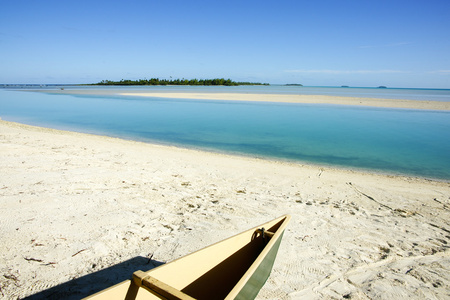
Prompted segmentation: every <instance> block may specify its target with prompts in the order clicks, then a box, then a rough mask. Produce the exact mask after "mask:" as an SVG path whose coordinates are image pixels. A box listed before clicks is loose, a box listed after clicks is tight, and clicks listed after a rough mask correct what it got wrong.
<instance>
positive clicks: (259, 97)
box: [122, 92, 450, 110]
mask: <svg viewBox="0 0 450 300" xmlns="http://www.w3.org/2000/svg"><path fill="white" fill-rule="evenodd" d="M122 95H125V96H141V97H158V98H178V99H204V100H234V101H259V102H279V103H303V104H333V105H355V106H371V107H385V108H408V109H430V110H450V102H440V101H419V100H404V99H378V98H361V97H342V96H326V95H285V94H283V95H280V94H240V93H151V92H147V93H137V92H136V93H122Z"/></svg>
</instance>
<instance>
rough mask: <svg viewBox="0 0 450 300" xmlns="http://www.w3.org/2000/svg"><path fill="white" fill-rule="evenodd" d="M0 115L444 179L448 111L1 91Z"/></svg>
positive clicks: (449, 144)
mask: <svg viewBox="0 0 450 300" xmlns="http://www.w3.org/2000/svg"><path fill="white" fill-rule="evenodd" d="M0 117H2V118H3V119H5V120H11V121H18V122H22V123H25V124H30V125H39V126H45V127H51V128H57V129H66V130H72V131H78V132H86V133H94V134H101V135H108V136H114V137H121V138H125V139H132V140H139V141H144V142H153V143H161V144H171V145H177V146H182V147H190V148H200V149H205V150H212V151H220V152H231V153H238V154H244V155H251V156H258V157H267V158H274V159H282V160H295V161H302V162H311V163H316V164H324V165H335V166H342V167H347V168H362V169H370V170H377V171H381V172H387V173H394V174H406V175H413V176H421V177H430V178H440V179H445V180H449V179H450V134H449V132H450V113H449V112H446V111H421V110H407V109H384V108H365V107H352V106H337V105H336V106H333V105H307V104H287V103H255V102H235V101H232V102H231V101H204V100H184V99H169V100H168V99H158V98H139V97H120V96H113V97H112V96H74V95H58V94H45V93H35V92H15V91H5V90H3V91H0Z"/></svg>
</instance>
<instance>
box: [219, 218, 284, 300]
mask: <svg viewBox="0 0 450 300" xmlns="http://www.w3.org/2000/svg"><path fill="white" fill-rule="evenodd" d="M290 219H291V216H290V215H288V214H286V215H283V216H280V217H278V218H275V219H273V220H271V221H268V222H266V223H264V224H261V225H259V226H256V227H254V228H252V229H249V230H256V229H259V228H261V226H264V225H265V224H267V223H275V224H277V222H276V221H281V224H280V226H279V227H278V228H277V230H276V232H275V233H274V235H273V236H272V237H271V238H270V240H269V242H268V243H267V245H265V246H264V249H263V250H262V251H261V252H260V253H259V255H258V257H257V258H256V259H255V260H254V261H253V263H252V264H251V266H250V267H249V268H248V270H247V271H246V272H245V273H244V275H243V276H242V277H241V279H240V280H239V281H238V283H237V284H236V285H235V286H234V287H233V289H232V290H231V291H230V293H228V295H227V297H226V298H225V299H226V300H228V299H234V298H235V297H236V296H237V295H238V294H239V292H240V291H241V289H242V288H243V287H244V286H245V285H246V284H247V282H248V281H249V279H250V277H251V276H252V275H253V274H254V273H255V271H256V269H257V268H258V266H259V265H260V264H261V263H262V262H263V260H264V259H265V257H266V256H267V254H268V253H269V251H270V250H271V249H272V247H273V246H274V245H275V243H276V242H277V240H278V239H279V238H280V237H281V236H282V234H283V233H284V230H285V229H286V227H287V224H288V223H289V221H290ZM245 232H247V231H245ZM231 238H232V237H231Z"/></svg>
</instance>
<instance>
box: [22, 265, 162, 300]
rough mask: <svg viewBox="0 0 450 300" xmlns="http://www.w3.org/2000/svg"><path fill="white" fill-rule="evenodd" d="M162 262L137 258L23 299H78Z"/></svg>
mask: <svg viewBox="0 0 450 300" xmlns="http://www.w3.org/2000/svg"><path fill="white" fill-rule="evenodd" d="M162 264H163V263H162V262H159V261H155V260H149V259H148V258H145V257H142V256H138V257H135V258H132V259H130V260H127V261H124V262H122V263H120V264H117V265H114V266H111V267H109V268H106V269H103V270H100V271H97V272H95V273H91V274H88V275H85V276H83V277H80V278H77V279H73V280H70V281H68V282H65V283H62V284H60V285H57V286H54V287H52V288H50V289H48V290H44V291H42V292H39V293H37V294H34V295H31V296H28V297H26V298H24V299H29V300H37V299H69V300H72V299H80V298H84V297H87V296H89V295H92V294H94V293H96V292H99V291H101V290H103V289H105V288H108V287H110V286H112V285H115V284H117V283H119V282H122V281H124V280H127V279H131V276H132V274H133V273H134V272H135V271H137V270H142V271H148V270H151V269H153V268H155V267H158V266H160V265H162Z"/></svg>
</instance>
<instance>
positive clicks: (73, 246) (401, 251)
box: [0, 121, 450, 299]
mask: <svg viewBox="0 0 450 300" xmlns="http://www.w3.org/2000/svg"><path fill="white" fill-rule="evenodd" d="M0 145H1V146H0V173H1V174H2V176H1V181H0V201H1V205H0V223H1V226H0V272H1V275H2V276H0V294H1V297H4V298H7V299H12V298H23V297H26V296H30V295H34V296H36V297H41V298H49V297H53V298H54V299H57V298H64V299H79V298H82V297H84V296H87V295H89V294H90V293H93V292H96V291H98V290H99V289H102V288H105V287H107V286H109V285H112V284H114V283H117V282H120V281H122V280H124V279H127V278H130V276H131V274H132V272H133V271H135V270H139V269H141V270H144V271H145V270H148V269H151V268H153V267H155V266H157V265H160V264H161V263H164V262H168V261H171V260H173V259H176V258H179V257H181V256H183V255H186V254H188V253H191V252H193V251H195V250H198V249H200V248H203V247H205V246H207V245H210V244H212V243H214V242H217V241H220V240H222V239H224V238H227V237H230V236H232V235H234V234H237V233H239V232H241V231H244V230H246V229H248V228H252V227H254V226H256V225H258V224H261V223H264V222H265V221H267V220H271V219H273V218H275V217H278V216H280V215H283V214H290V215H291V216H292V219H291V223H290V224H289V226H288V228H287V230H286V232H285V234H284V237H283V241H282V243H281V246H280V249H279V253H278V256H277V259H276V261H275V265H274V269H273V271H272V273H271V275H270V277H269V279H268V281H267V282H266V284H265V285H264V287H263V288H262V290H261V291H260V293H259V295H258V297H257V299H342V298H346V299H400V298H408V299H445V298H447V297H448V295H449V294H450V252H449V242H450V221H449V220H450V183H449V182H443V181H432V180H426V179H420V178H412V177H406V176H389V175H382V174H371V173H367V172H360V171H351V170H343V169H334V168H330V167H320V166H314V165H305V164H300V163H289V162H279V161H270V160H263V159H257V158H249V157H240V156H231V155H225V154H218V153H207V152H201V151H196V150H188V149H181V148H175V147H168V146H161V145H152V144H146V143H140V142H135V141H126V140H121V139H117V138H110V137H103V136H95V135H89V134H81V133H75V132H67V131H61V130H54V129H46V128H40V127H33V126H27V125H22V124H18V123H13V122H6V121H0Z"/></svg>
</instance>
